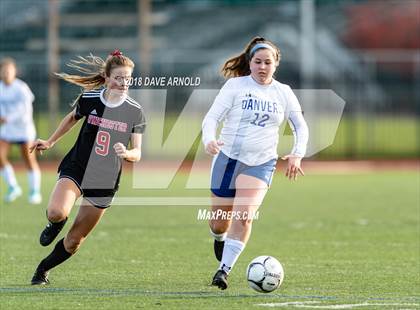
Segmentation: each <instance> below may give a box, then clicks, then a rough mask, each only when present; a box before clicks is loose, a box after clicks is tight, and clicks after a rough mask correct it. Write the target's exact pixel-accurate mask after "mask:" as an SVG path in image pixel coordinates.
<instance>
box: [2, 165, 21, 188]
mask: <svg viewBox="0 0 420 310" xmlns="http://www.w3.org/2000/svg"><path fill="white" fill-rule="evenodd" d="M0 174H1V175H2V176H3V178H4V180H5V181H6V183H7V185H8V186H9V187H16V186H18V183H17V180H16V176H15V171H14V170H13V167H12V165H10V164H7V165H5V166H4V168H3V169H1V170H0Z"/></svg>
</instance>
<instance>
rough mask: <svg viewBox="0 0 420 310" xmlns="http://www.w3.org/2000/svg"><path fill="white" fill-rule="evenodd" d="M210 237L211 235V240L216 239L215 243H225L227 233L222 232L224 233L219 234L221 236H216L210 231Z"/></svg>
mask: <svg viewBox="0 0 420 310" xmlns="http://www.w3.org/2000/svg"><path fill="white" fill-rule="evenodd" d="M210 235H212V236H213V238H214V239H216V240H217V241H225V239H226V236H227V232H224V233H221V234H216V233H214V232H213V231H212V230H211V229H210Z"/></svg>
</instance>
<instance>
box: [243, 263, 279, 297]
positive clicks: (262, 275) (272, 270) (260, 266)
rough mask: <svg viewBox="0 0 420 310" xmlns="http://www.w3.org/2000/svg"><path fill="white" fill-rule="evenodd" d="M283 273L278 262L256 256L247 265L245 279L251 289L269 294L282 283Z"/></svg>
mask: <svg viewBox="0 0 420 310" xmlns="http://www.w3.org/2000/svg"><path fill="white" fill-rule="evenodd" d="M283 278H284V271H283V266H282V265H281V264H280V262H279V261H278V260H277V259H275V258H274V257H272V256H258V257H257V258H254V259H253V260H252V261H251V263H249V265H248V268H247V269H246V279H247V280H248V285H249V287H251V288H252V289H254V290H256V291H257V292H261V293H269V292H272V291H274V290H275V289H277V288H278V287H279V286H280V284H281V283H282V282H283Z"/></svg>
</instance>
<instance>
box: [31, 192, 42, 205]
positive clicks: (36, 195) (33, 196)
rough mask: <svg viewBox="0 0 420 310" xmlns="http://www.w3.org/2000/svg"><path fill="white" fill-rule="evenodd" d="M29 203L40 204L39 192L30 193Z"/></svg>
mask: <svg viewBox="0 0 420 310" xmlns="http://www.w3.org/2000/svg"><path fill="white" fill-rule="evenodd" d="M28 200H29V203H30V204H33V205H39V204H40V203H41V202H42V196H41V193H40V192H32V193H31V194H30V195H29V199H28Z"/></svg>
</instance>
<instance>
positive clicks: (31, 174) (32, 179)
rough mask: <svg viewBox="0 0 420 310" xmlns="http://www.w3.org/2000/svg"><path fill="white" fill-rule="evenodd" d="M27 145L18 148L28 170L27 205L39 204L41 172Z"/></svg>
mask: <svg viewBox="0 0 420 310" xmlns="http://www.w3.org/2000/svg"><path fill="white" fill-rule="evenodd" d="M29 147H30V145H29V143H24V144H22V145H21V146H20V152H21V155H22V158H23V160H24V162H25V165H26V168H27V169H28V183H29V189H30V193H29V203H32V204H40V203H41V202H42V196H41V170H40V169H39V165H38V161H37V160H36V152H32V153H31V152H30V151H29Z"/></svg>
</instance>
